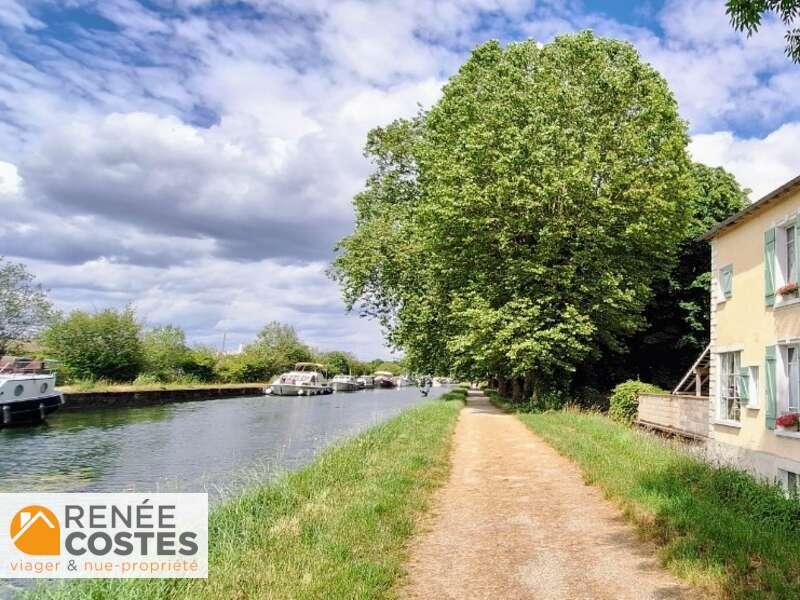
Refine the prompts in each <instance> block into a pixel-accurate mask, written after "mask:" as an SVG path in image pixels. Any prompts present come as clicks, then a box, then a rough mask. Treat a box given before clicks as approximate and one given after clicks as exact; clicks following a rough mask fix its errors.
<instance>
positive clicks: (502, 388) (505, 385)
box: [497, 375, 511, 398]
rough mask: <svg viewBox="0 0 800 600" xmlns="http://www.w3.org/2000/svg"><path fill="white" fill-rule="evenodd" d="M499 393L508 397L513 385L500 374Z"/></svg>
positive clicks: (498, 379)
mask: <svg viewBox="0 0 800 600" xmlns="http://www.w3.org/2000/svg"><path fill="white" fill-rule="evenodd" d="M497 393H498V394H500V395H501V396H503V397H504V398H508V396H509V395H510V393H511V386H510V385H509V381H508V379H506V378H505V377H503V376H502V375H499V376H498V377H497Z"/></svg>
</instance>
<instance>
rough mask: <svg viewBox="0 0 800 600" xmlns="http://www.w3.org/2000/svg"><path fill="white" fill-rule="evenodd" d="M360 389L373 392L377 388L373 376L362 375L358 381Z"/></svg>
mask: <svg viewBox="0 0 800 600" xmlns="http://www.w3.org/2000/svg"><path fill="white" fill-rule="evenodd" d="M356 383H357V384H358V388H359V389H367V390H371V389H372V388H374V387H375V378H374V377H373V376H372V375H362V376H361V377H359V378H358V379H356Z"/></svg>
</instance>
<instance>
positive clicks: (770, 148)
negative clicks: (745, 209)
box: [689, 122, 800, 200]
mask: <svg viewBox="0 0 800 600" xmlns="http://www.w3.org/2000/svg"><path fill="white" fill-rule="evenodd" d="M798 140H800V122H793V123H786V124H785V125H782V126H781V127H779V128H778V129H776V130H775V131H773V132H772V133H770V134H769V135H767V136H766V137H764V138H757V137H756V138H740V137H738V136H736V135H735V134H734V133H732V132H730V131H719V132H715V133H711V134H704V135H696V136H694V138H692V143H691V145H690V146H689V151H690V152H691V154H692V157H693V158H694V159H695V160H697V161H699V162H702V163H705V164H708V165H710V166H714V167H717V166H719V167H725V168H726V169H727V170H729V171H731V172H732V173H734V174H735V175H736V177H737V179H738V180H739V183H741V184H742V185H743V186H744V187H748V188H750V189H752V190H753V193H752V194H751V199H753V200H756V199H758V198H760V197H761V196H763V195H764V194H766V193H768V192H770V191H772V190H773V189H775V188H777V187H779V186H780V185H782V184H784V183H786V182H787V181H789V180H790V179H792V178H794V177H797V175H798V174H800V153H798V152H797V141H798Z"/></svg>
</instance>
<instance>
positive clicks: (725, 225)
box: [699, 175, 800, 240]
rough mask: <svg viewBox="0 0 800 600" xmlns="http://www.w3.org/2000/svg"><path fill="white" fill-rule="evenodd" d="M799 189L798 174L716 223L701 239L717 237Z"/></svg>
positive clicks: (799, 179)
mask: <svg viewBox="0 0 800 600" xmlns="http://www.w3.org/2000/svg"><path fill="white" fill-rule="evenodd" d="M797 189H800V175H798V176H797V177H795V178H794V179H792V180H791V181H788V182H786V183H784V184H783V185H782V186H780V187H779V188H777V189H774V190H772V191H771V192H770V193H769V194H767V195H766V196H763V197H762V198H759V199H758V200H756V201H755V202H753V203H752V204H749V205H747V206H746V207H745V208H743V209H742V210H740V211H739V212H737V213H736V214H735V215H731V216H730V217H728V218H727V219H725V220H724V221H721V222H719V223H717V224H716V225H714V227H712V228H711V229H709V230H708V231H707V232H706V233H704V234H703V235H702V236H700V238H699V239H701V240H711V239H713V238H715V237H717V236H718V235H719V234H720V233H721V232H722V231H724V230H725V229H730V228H731V227H733V226H734V225H737V224H739V223H741V222H742V221H744V220H745V219H747V217H749V216H750V215H751V214H754V213H756V212H758V211H759V210H761V209H762V208H765V207H766V206H768V205H770V204H772V203H773V202H776V201H778V200H781V199H783V198H784V197H785V196H786V195H787V194H790V193H791V192H793V191H795V190H797Z"/></svg>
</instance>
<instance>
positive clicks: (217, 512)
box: [30, 390, 465, 600]
mask: <svg viewBox="0 0 800 600" xmlns="http://www.w3.org/2000/svg"><path fill="white" fill-rule="evenodd" d="M464 395H465V392H464V391H463V390H455V391H452V392H450V393H448V394H446V395H445V396H443V399H444V400H445V401H442V399H437V400H432V401H428V402H425V403H424V404H422V405H420V406H417V407H414V408H410V409H408V410H405V411H403V412H402V413H400V415H398V416H397V417H395V418H394V419H391V420H390V421H387V422H386V423H384V424H381V425H378V426H376V427H374V428H372V429H370V430H368V431H366V432H365V433H363V434H361V435H359V436H358V437H356V438H353V439H352V440H349V441H347V442H344V443H343V444H341V445H339V446H336V447H334V448H332V449H330V450H328V451H326V452H325V453H324V454H322V455H321V456H320V457H319V458H318V459H317V460H316V461H315V462H313V463H312V464H311V465H309V466H307V467H305V468H304V469H302V470H299V471H295V472H293V473H289V474H287V475H286V476H284V477H283V478H281V479H280V480H278V481H277V482H275V483H273V484H270V485H266V486H263V487H261V488H256V489H252V490H250V491H248V492H246V493H244V494H243V495H241V496H240V497H238V498H235V499H233V500H230V501H228V502H226V503H224V504H222V505H220V506H218V507H216V508H215V509H213V510H212V512H211V515H210V516H209V577H208V579H207V580H187V579H183V580H144V579H141V580H132V579H129V580H84V581H74V582H65V583H61V584H58V585H52V584H51V585H44V586H42V587H39V588H36V589H35V590H34V591H32V592H31V593H30V597H32V598H59V599H81V600H84V599H87V598H90V599H101V598H103V599H105V598H113V599H115V600H143V599H147V598H153V599H155V598H158V599H163V598H187V599H189V598H191V599H200V598H214V599H219V598H380V597H387V596H391V595H392V593H393V590H394V589H395V586H396V584H397V583H398V581H400V580H401V578H402V575H403V567H402V565H403V562H404V560H405V557H406V550H405V544H406V542H407V541H408V540H409V538H410V537H411V535H412V534H413V532H414V524H415V521H416V520H417V518H418V517H419V516H420V514H421V513H422V512H423V511H424V510H425V508H426V506H427V503H428V501H429V498H430V496H431V493H432V492H433V490H434V489H435V488H436V487H438V486H439V485H440V483H441V482H442V481H443V480H444V477H445V476H446V474H447V470H448V452H449V448H450V442H451V438H452V432H453V429H454V427H455V423H456V419H457V416H458V412H459V410H460V408H461V406H462V402H461V400H463V397H464Z"/></svg>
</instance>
